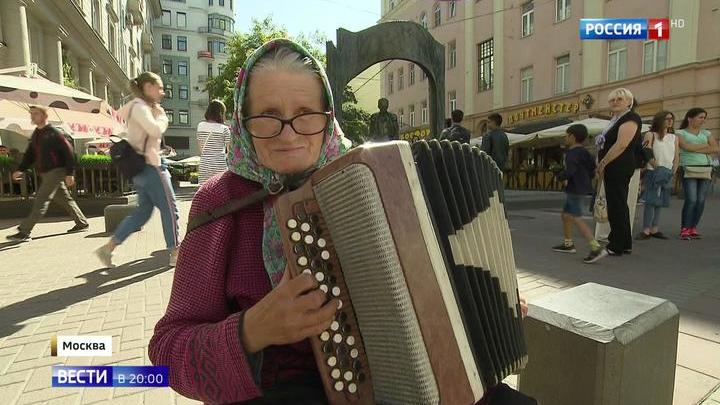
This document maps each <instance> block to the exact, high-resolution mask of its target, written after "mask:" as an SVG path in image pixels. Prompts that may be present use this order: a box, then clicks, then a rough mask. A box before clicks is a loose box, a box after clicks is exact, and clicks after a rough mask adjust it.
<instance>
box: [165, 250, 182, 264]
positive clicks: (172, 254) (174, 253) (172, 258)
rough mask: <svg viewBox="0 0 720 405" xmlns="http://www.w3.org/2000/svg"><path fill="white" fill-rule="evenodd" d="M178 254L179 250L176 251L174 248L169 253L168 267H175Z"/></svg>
mask: <svg viewBox="0 0 720 405" xmlns="http://www.w3.org/2000/svg"><path fill="white" fill-rule="evenodd" d="M179 252H180V249H178V248H175V249H173V250H171V251H170V262H169V263H168V264H169V266H170V267H175V265H176V264H177V259H178V253H179Z"/></svg>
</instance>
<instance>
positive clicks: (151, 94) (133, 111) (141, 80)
mask: <svg viewBox="0 0 720 405" xmlns="http://www.w3.org/2000/svg"><path fill="white" fill-rule="evenodd" d="M130 89H131V90H132V91H133V93H134V94H135V96H136V98H135V99H134V100H132V101H130V102H129V103H128V104H126V105H125V106H124V107H122V108H121V109H120V111H118V113H119V114H120V116H121V117H123V119H125V122H126V123H127V134H128V135H127V141H128V143H130V145H132V147H133V149H135V151H137V152H138V153H141V154H144V156H145V168H144V169H143V171H142V172H140V173H139V174H138V175H136V176H135V177H133V178H132V182H133V185H134V186H135V191H136V193H137V204H138V206H137V208H136V209H135V210H134V211H133V212H132V213H130V215H128V216H127V217H125V219H123V221H122V222H121V223H120V225H118V228H117V230H116V231H115V233H114V234H113V236H112V238H110V241H108V243H106V244H105V245H103V246H102V247H100V248H99V249H97V250H96V251H95V254H96V255H97V256H98V258H100V261H101V262H102V263H103V264H104V265H105V266H106V267H113V263H112V255H113V251H114V250H115V248H116V247H118V246H119V245H120V244H122V243H123V242H124V241H125V239H127V238H128V236H130V234H131V233H133V232H135V231H137V230H138V229H140V228H141V227H142V226H143V225H145V223H146V222H147V221H148V220H149V219H150V216H151V215H152V212H153V209H154V208H155V207H157V209H158V210H160V217H161V219H162V227H163V234H164V235H165V243H166V244H167V248H168V249H169V251H170V260H169V264H170V266H175V262H176V261H177V252H178V250H177V248H178V246H179V245H180V241H179V226H178V218H179V217H180V215H179V213H178V208H177V204H176V202H175V194H174V192H173V188H172V183H171V182H170V174H169V173H168V170H167V168H166V167H165V166H163V165H162V164H161V161H160V150H161V148H160V145H161V141H162V135H163V133H164V132H165V130H166V129H167V127H168V118H167V115H165V110H163V108H162V107H161V106H160V100H162V98H163V96H165V93H164V91H163V83H162V79H160V76H158V75H156V74H155V73H152V72H144V73H141V74H140V75H139V76H138V77H136V78H134V79H132V80H131V81H130Z"/></svg>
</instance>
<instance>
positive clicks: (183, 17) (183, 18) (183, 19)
mask: <svg viewBox="0 0 720 405" xmlns="http://www.w3.org/2000/svg"><path fill="white" fill-rule="evenodd" d="M175 22H177V27H178V28H186V27H187V14H185V13H177V14H176V17H175Z"/></svg>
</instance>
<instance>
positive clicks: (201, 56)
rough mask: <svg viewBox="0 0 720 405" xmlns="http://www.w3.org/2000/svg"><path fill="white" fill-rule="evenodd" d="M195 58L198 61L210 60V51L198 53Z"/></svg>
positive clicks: (211, 56)
mask: <svg viewBox="0 0 720 405" xmlns="http://www.w3.org/2000/svg"><path fill="white" fill-rule="evenodd" d="M197 57H198V59H212V58H213V54H212V52H210V51H198V53H197Z"/></svg>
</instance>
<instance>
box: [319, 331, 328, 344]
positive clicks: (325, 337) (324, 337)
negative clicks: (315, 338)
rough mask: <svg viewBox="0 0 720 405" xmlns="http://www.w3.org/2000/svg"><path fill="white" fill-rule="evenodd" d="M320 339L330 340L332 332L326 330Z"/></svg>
mask: <svg viewBox="0 0 720 405" xmlns="http://www.w3.org/2000/svg"><path fill="white" fill-rule="evenodd" d="M320 340H322V341H323V342H327V341H328V340H330V332H328V331H325V332H323V333H321V334H320Z"/></svg>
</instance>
